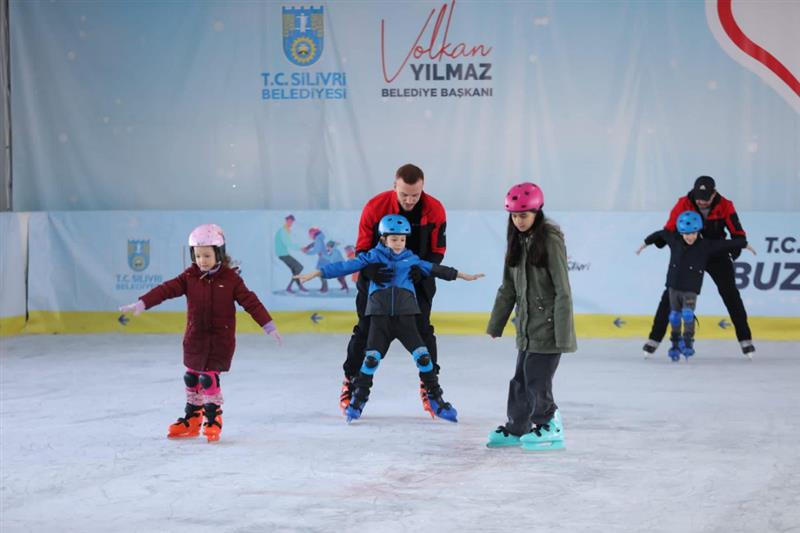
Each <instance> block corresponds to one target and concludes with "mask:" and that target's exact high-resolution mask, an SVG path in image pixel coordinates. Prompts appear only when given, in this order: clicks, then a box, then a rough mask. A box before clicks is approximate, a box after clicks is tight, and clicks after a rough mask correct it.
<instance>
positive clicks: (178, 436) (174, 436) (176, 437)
mask: <svg viewBox="0 0 800 533" xmlns="http://www.w3.org/2000/svg"><path fill="white" fill-rule="evenodd" d="M199 436H200V433H198V434H197V435H167V438H168V439H170V440H180V439H194V438H197V437H199Z"/></svg>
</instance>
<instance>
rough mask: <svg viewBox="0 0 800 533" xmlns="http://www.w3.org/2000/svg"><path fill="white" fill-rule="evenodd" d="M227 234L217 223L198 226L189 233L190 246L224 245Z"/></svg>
mask: <svg viewBox="0 0 800 533" xmlns="http://www.w3.org/2000/svg"><path fill="white" fill-rule="evenodd" d="M224 245H225V234H224V233H223V232H222V228H220V227H219V226H217V225H216V224H203V225H202V226H197V227H196V228H194V229H193V230H192V232H191V233H190V234H189V246H224Z"/></svg>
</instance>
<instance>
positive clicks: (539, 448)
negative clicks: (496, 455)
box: [522, 440, 564, 452]
mask: <svg viewBox="0 0 800 533" xmlns="http://www.w3.org/2000/svg"><path fill="white" fill-rule="evenodd" d="M522 449H523V450H526V451H529V452H547V451H556V450H563V449H564V441H563V440H552V441H547V442H530V443H527V442H526V443H523V444H522Z"/></svg>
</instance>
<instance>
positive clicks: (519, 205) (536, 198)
mask: <svg viewBox="0 0 800 533" xmlns="http://www.w3.org/2000/svg"><path fill="white" fill-rule="evenodd" d="M543 205H544V193H543V192H542V189H540V188H539V186H538V185H536V184H535V183H531V182H529V181H526V182H523V183H518V184H516V185H514V186H513V187H511V188H510V189H509V190H508V193H507V194H506V211H508V212H509V213H519V212H521V211H538V210H540V209H541V208H542V206H543Z"/></svg>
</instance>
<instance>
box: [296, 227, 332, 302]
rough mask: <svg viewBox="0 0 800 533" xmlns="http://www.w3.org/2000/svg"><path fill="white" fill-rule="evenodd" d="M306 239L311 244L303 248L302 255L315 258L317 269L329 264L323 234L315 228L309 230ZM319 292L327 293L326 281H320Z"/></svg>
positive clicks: (298, 278)
mask: <svg viewBox="0 0 800 533" xmlns="http://www.w3.org/2000/svg"><path fill="white" fill-rule="evenodd" d="M308 237H309V238H310V239H311V242H310V243H308V244H306V245H305V246H303V248H302V251H303V253H304V254H306V255H316V256H317V268H322V267H323V266H324V265H327V264H328V263H330V261H329V260H328V257H327V253H328V251H327V247H326V246H325V234H324V233H323V232H322V230H321V229H319V228H317V227H312V228H309V230H308ZM294 277H295V279H297V280H299V281H300V280H301V278H300V277H299V276H297V275H295V276H294ZM301 282H302V281H301ZM319 292H321V293H326V292H328V280H326V279H323V280H322V286H321V287H320V289H319Z"/></svg>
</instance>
